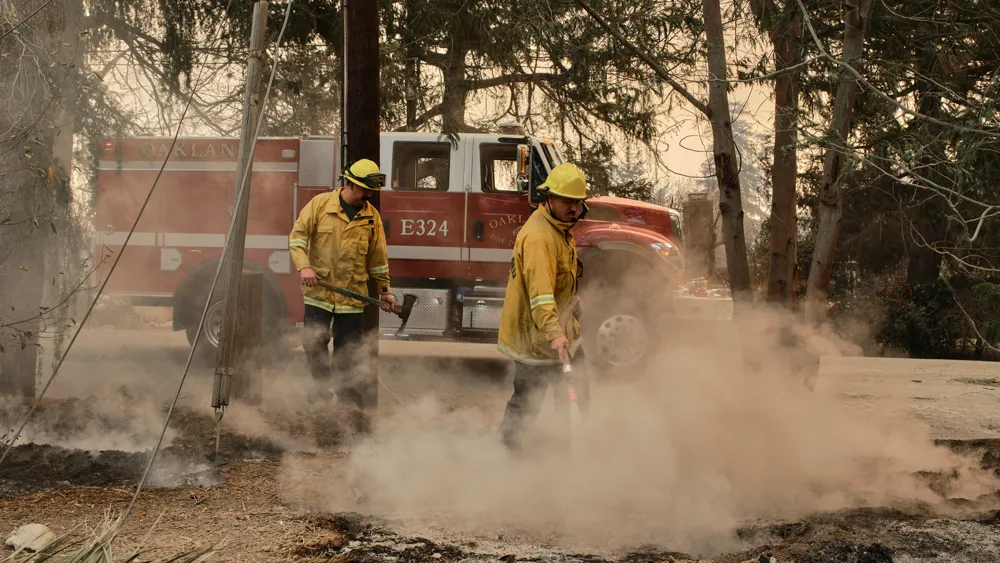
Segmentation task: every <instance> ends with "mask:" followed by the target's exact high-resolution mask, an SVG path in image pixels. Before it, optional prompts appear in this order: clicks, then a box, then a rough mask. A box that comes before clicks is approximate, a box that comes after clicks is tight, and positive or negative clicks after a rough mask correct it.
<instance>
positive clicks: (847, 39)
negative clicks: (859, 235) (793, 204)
mask: <svg viewBox="0 0 1000 563" xmlns="http://www.w3.org/2000/svg"><path fill="white" fill-rule="evenodd" d="M872 2H873V0H845V2H844V54H843V61H844V62H845V63H847V64H849V65H852V64H853V63H854V62H855V61H856V60H857V59H858V58H859V57H860V56H861V54H862V52H863V51H864V45H865V30H866V28H867V24H868V16H869V15H870V14H871V10H872ZM857 91H858V84H857V82H856V81H855V79H854V77H853V76H852V75H851V74H850V73H849V72H848V71H847V70H844V69H842V70H841V72H840V83H839V84H838V85H837V93H836V100H835V101H834V106H833V117H832V118H831V121H830V129H829V132H828V134H827V137H828V140H829V142H830V143H832V144H831V146H829V147H827V149H826V155H825V158H824V160H823V182H822V184H821V185H820V188H819V209H818V215H819V226H818V227H817V231H816V243H815V247H814V248H813V255H812V264H811V265H810V268H809V279H808V281H807V282H806V303H805V305H806V307H805V314H806V320H807V321H809V322H812V323H818V322H821V321H822V320H823V319H825V318H826V310H827V295H828V294H829V291H830V276H831V274H832V273H833V260H834V256H835V255H836V251H837V237H838V236H839V235H840V219H841V216H842V212H843V205H842V201H841V183H840V180H841V173H842V171H843V166H844V160H845V157H846V155H845V154H844V151H843V147H846V145H847V138H848V136H849V134H850V131H851V125H852V121H853V119H852V118H853V116H854V97H855V95H856V94H857Z"/></svg>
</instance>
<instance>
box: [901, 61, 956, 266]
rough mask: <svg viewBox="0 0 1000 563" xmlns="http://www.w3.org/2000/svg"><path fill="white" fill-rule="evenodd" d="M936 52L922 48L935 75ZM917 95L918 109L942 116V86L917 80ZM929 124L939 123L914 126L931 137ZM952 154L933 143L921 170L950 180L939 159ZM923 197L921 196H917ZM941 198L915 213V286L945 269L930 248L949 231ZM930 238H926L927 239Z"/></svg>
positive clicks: (927, 71) (924, 64) (926, 69)
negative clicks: (943, 172) (943, 171)
mask: <svg viewBox="0 0 1000 563" xmlns="http://www.w3.org/2000/svg"><path fill="white" fill-rule="evenodd" d="M935 58H936V53H935V52H934V50H933V49H932V48H930V47H924V48H921V50H920V71H921V74H922V75H923V76H932V75H933V73H934V66H935V62H936V61H935ZM916 86H917V95H918V96H919V100H920V102H919V105H918V106H917V109H918V110H919V111H920V113H922V114H924V115H929V116H931V117H934V118H937V119H941V116H942V111H941V103H942V102H941V93H940V89H941V88H940V86H938V85H937V84H936V83H935V82H934V81H932V80H928V79H922V80H917V82H916ZM926 128H936V126H935V125H933V124H930V123H927V122H925V121H919V122H917V123H916V124H915V126H914V128H913V133H914V134H918V133H920V132H923V133H924V134H925V135H927V137H932V136H933V134H934V133H933V131H931V132H927V131H921V130H922V129H926ZM947 161H948V158H947V156H946V155H945V154H944V150H943V147H942V144H941V143H931V144H929V146H928V147H927V148H926V149H925V150H924V152H923V154H922V155H921V156H920V159H919V164H920V170H921V171H920V173H921V175H923V176H924V177H928V178H930V179H931V180H932V181H934V182H938V183H946V182H947V181H948V179H947V177H946V176H945V175H943V174H940V173H939V170H940V168H941V167H940V165H938V164H936V163H941V162H947ZM917 199H920V198H917ZM938 202H939V200H938V199H937V198H933V199H931V200H930V201H926V202H924V203H922V204H921V205H920V206H919V207H918V208H917V209H916V213H915V216H914V217H912V219H911V221H912V223H913V225H912V228H913V229H914V230H916V233H913V234H911V237H909V238H911V239H915V240H912V241H910V242H912V244H908V245H907V246H908V247H909V250H908V252H907V254H908V255H909V263H908V264H907V269H906V281H907V282H909V284H910V285H911V286H915V285H920V284H924V283H928V282H932V281H934V280H936V279H937V278H938V273H939V272H940V270H941V259H942V257H941V253H940V252H937V251H935V250H934V248H928V246H929V245H938V244H940V243H941V242H943V241H944V240H945V239H946V238H947V235H948V222H947V221H945V220H944V217H945V210H944V209H942V207H943V205H941V204H940V203H938ZM925 241H926V242H925Z"/></svg>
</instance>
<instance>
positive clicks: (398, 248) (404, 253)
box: [386, 244, 462, 261]
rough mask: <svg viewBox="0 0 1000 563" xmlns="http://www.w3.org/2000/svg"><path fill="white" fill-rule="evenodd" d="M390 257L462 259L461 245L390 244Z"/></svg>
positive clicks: (387, 248)
mask: <svg viewBox="0 0 1000 563" xmlns="http://www.w3.org/2000/svg"><path fill="white" fill-rule="evenodd" d="M386 250H387V251H388V253H389V258H395V259H397V260H400V259H401V260H447V261H452V260H453V261H460V260H462V247H461V246H404V245H399V244H390V245H388V246H387V247H386Z"/></svg>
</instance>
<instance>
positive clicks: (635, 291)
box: [580, 254, 673, 380]
mask: <svg viewBox="0 0 1000 563" xmlns="http://www.w3.org/2000/svg"><path fill="white" fill-rule="evenodd" d="M650 271H651V269H650V268H644V267H642V266H641V264H636V262H635V257H634V256H628V255H618V254H608V255H606V256H601V257H599V258H595V259H593V260H592V261H591V262H590V263H589V264H588V265H586V266H584V277H583V280H581V281H582V283H581V288H580V297H581V300H582V304H583V315H582V317H581V319H580V328H581V331H582V333H583V334H582V337H583V348H584V351H585V352H586V354H587V361H588V363H589V364H590V365H591V367H592V368H593V369H594V370H595V371H596V373H595V375H596V376H597V377H600V378H608V379H614V380H620V379H622V378H635V377H641V376H642V375H644V374H646V373H648V372H649V371H650V369H651V368H652V367H653V362H654V361H655V355H656V351H657V350H658V349H660V348H661V347H662V343H663V339H664V337H665V335H666V332H665V329H666V328H667V327H669V326H670V324H671V323H670V318H671V317H672V316H673V304H672V301H671V299H670V298H669V297H661V296H662V295H665V294H667V293H668V288H667V287H665V286H664V285H663V284H660V283H657V282H656V281H654V280H650V279H649V272H650Z"/></svg>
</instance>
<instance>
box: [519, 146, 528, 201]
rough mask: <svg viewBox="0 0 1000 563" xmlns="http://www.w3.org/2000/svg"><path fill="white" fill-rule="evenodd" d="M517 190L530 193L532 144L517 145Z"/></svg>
mask: <svg viewBox="0 0 1000 563" xmlns="http://www.w3.org/2000/svg"><path fill="white" fill-rule="evenodd" d="M516 182H517V190H518V191H519V192H521V193H528V191H529V190H530V189H531V146H530V145H517V179H516Z"/></svg>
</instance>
